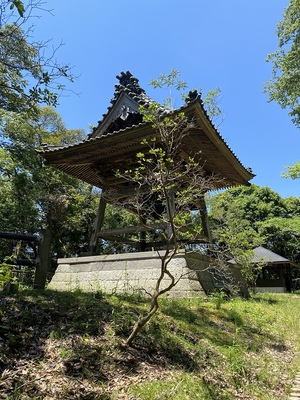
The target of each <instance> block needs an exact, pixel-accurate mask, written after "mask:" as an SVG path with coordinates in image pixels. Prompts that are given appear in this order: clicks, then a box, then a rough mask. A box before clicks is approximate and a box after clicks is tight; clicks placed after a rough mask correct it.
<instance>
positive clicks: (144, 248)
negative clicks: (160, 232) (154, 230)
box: [140, 218, 147, 251]
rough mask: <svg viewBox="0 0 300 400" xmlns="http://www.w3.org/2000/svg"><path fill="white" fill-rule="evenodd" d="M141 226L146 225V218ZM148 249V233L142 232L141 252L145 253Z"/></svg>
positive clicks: (142, 220) (142, 219)
mask: <svg viewBox="0 0 300 400" xmlns="http://www.w3.org/2000/svg"><path fill="white" fill-rule="evenodd" d="M140 222H141V225H146V222H147V221H146V220H145V218H141V219H140ZM146 247H147V243H146V231H143V230H141V231H140V249H141V251H145V250H146Z"/></svg>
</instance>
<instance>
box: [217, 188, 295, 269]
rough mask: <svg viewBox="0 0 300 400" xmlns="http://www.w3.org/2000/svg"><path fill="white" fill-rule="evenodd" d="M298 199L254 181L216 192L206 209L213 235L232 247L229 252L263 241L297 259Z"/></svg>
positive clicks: (268, 245) (273, 249) (262, 243)
mask: <svg viewBox="0 0 300 400" xmlns="http://www.w3.org/2000/svg"><path fill="white" fill-rule="evenodd" d="M299 201H300V199H297V198H295V197H289V198H287V199H283V198H281V197H280V196H279V195H278V193H276V192H274V191H272V190H271V189H270V188H268V187H259V186H257V185H251V186H250V187H243V188H242V187H239V188H232V189H228V190H226V191H224V192H223V193H219V194H217V195H215V196H214V197H213V198H212V199H211V204H210V213H209V217H210V221H211V227H212V233H213V236H214V239H215V241H216V242H217V243H218V244H219V245H221V246H226V247H228V248H229V250H231V249H232V250H231V255H232V256H235V254H234V252H235V251H237V250H238V249H241V250H245V249H246V250H248V249H252V248H254V247H256V246H258V245H264V246H266V247H267V248H268V249H270V250H272V251H274V252H276V253H278V254H280V255H282V256H285V257H287V258H290V259H291V260H293V261H296V262H299V257H298V254H299V251H298V250H299V249H298V244H297V243H298V242H299V222H300V218H299V217H300V214H299ZM283 243H284V244H283Z"/></svg>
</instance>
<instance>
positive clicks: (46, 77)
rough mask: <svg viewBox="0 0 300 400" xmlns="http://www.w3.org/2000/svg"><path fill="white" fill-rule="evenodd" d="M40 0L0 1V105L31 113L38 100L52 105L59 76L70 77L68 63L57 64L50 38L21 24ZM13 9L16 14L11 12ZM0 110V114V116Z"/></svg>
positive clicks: (58, 87)
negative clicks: (36, 35) (38, 38)
mask: <svg viewBox="0 0 300 400" xmlns="http://www.w3.org/2000/svg"><path fill="white" fill-rule="evenodd" d="M40 3H41V2H40V1H38V0H37V1H36V2H32V1H30V2H29V5H28V6H27V7H26V9H25V8H24V3H23V2H21V1H19V0H14V1H7V0H2V1H1V2H0V109H1V110H2V113H3V110H5V111H14V112H18V113H20V112H26V113H28V114H30V115H34V114H36V113H37V111H38V104H42V105H45V104H48V105H51V106H55V105H56V104H57V101H58V96H59V94H60V93H61V92H62V90H63V89H64V85H63V83H62V79H67V80H69V81H72V80H73V76H72V73H71V69H70V67H69V66H68V65H67V64H58V62H57V61H56V57H55V53H56V51H57V50H58V49H55V50H54V51H53V52H52V53H51V52H50V51H51V50H50V49H49V42H37V41H34V40H33V39H32V31H33V28H32V27H31V29H29V30H28V28H27V30H26V31H25V30H23V29H22V26H23V25H24V24H25V22H28V19H29V18H30V16H31V13H32V11H33V10H34V9H39V5H40ZM14 9H16V10H17V14H14V12H13V11H14ZM2 113H1V115H0V117H3V116H2Z"/></svg>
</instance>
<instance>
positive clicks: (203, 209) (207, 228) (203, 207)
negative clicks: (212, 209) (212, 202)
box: [198, 196, 213, 244]
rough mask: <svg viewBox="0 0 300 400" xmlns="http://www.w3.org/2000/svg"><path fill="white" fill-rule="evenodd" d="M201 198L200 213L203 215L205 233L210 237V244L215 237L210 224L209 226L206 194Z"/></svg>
mask: <svg viewBox="0 0 300 400" xmlns="http://www.w3.org/2000/svg"><path fill="white" fill-rule="evenodd" d="M199 200H200V201H199V203H198V204H199V211H200V215H201V222H202V228H203V233H204V235H205V236H206V237H207V238H208V242H209V244H212V242H213V239H212V234H211V230H210V226H209V221H208V215H207V209H206V204H205V199H204V196H201V198H200V199H199Z"/></svg>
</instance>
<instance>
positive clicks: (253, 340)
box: [0, 290, 300, 400]
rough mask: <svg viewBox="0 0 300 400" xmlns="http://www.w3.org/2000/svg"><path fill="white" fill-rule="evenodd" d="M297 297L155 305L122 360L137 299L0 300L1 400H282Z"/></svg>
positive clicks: (288, 379) (298, 339) (290, 369)
mask: <svg viewBox="0 0 300 400" xmlns="http://www.w3.org/2000/svg"><path fill="white" fill-rule="evenodd" d="M299 305H300V296H299V295H292V294H260V295H254V296H253V297H252V298H251V299H250V300H242V299H240V298H236V299H231V300H229V301H225V299H222V301H219V300H217V301H216V298H215V297H212V298H209V299H206V298H196V299H180V300H171V299H162V300H161V302H160V310H159V312H158V314H157V315H156V316H155V318H154V319H153V320H152V321H151V322H150V323H149V324H148V325H147V326H146V328H145V330H144V331H143V332H142V333H141V334H140V336H139V337H138V338H137V339H136V341H135V344H134V347H132V348H130V349H128V350H124V349H122V346H121V343H122V341H123V339H124V338H125V337H126V336H127V335H128V334H129V333H130V331H131V328H132V326H133V324H134V322H135V321H136V319H137V318H138V316H139V315H140V314H142V313H143V312H145V310H146V309H147V302H146V300H145V299H142V298H140V297H137V296H117V295H104V294H102V293H100V292H99V293H93V294H92V293H83V292H80V291H75V292H68V293H64V292H61V293H60V292H52V291H48V290H46V291H42V292H37V291H25V290H24V291H20V292H19V293H18V294H16V295H14V296H11V297H9V296H4V295H3V296H2V297H1V298H0V399H9V400H10V399H12V400H18V399H36V400H38V399H46V400H50V399H101V400H115V399H132V400H134V399H136V400H137V399H139V400H143V399H145V400H146V399H149V400H155V399H157V400H158V399H159V400H161V399H172V400H173V399H174V400H176V399H178V400H184V399H200V400H227V399H228V400H231V399H249V400H252V399H253V400H257V399H260V400H276V399H281V400H282V399H287V398H288V394H289V388H290V387H291V385H292V382H293V379H294V376H295V374H296V373H297V372H298V371H299V369H300V368H299V365H300V364H299V361H300V351H299V350H300V349H299V343H300V330H299V322H298V321H299V317H300V307H299Z"/></svg>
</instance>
